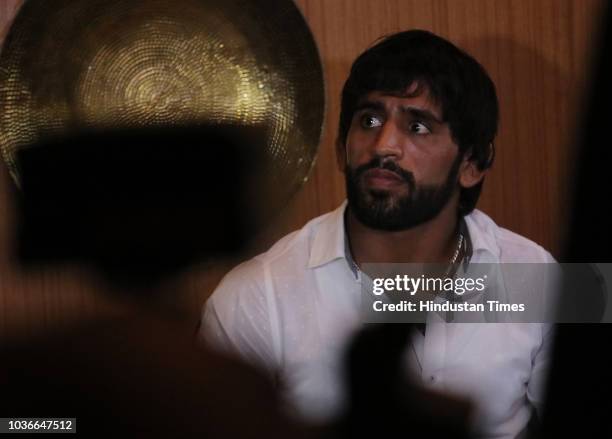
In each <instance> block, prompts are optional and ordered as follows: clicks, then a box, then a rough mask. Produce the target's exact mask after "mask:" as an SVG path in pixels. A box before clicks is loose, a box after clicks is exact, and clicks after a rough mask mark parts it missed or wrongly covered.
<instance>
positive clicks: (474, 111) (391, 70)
mask: <svg viewBox="0 0 612 439" xmlns="http://www.w3.org/2000/svg"><path fill="white" fill-rule="evenodd" d="M415 83H416V84H417V85H418V88H417V93H419V92H421V91H422V90H423V87H426V88H427V90H428V91H429V94H430V96H431V98H432V99H433V100H434V101H435V102H436V103H437V104H438V105H440V107H441V110H442V117H443V119H444V121H445V122H448V124H449V127H450V132H451V136H452V138H453V141H454V142H455V143H456V144H457V145H458V146H459V154H460V156H461V157H462V156H463V155H464V154H469V159H470V160H472V161H473V162H474V163H475V164H476V166H477V167H478V169H479V170H484V169H488V168H490V167H491V165H492V164H493V158H494V156H495V149H494V145H493V139H494V138H495V134H496V133H497V124H498V119H499V107H498V103H497V94H496V93H495V85H494V84H493V81H491V78H489V76H488V75H487V73H486V71H485V70H484V68H483V67H482V66H481V65H480V64H479V63H478V61H476V60H475V59H474V58H472V57H471V56H470V55H468V54H467V53H465V52H464V51H462V50H461V49H459V48H457V47H456V46H454V45H453V44H452V43H450V42H449V41H446V40H445V39H443V38H440V37H438V36H437V35H434V34H432V33H431V32H427V31H422V30H410V31H405V32H400V33H397V34H394V35H391V36H388V37H386V38H384V39H383V40H382V41H380V42H378V43H377V44H376V45H374V46H373V47H371V48H369V49H368V50H366V51H365V52H363V53H362V54H361V55H360V56H359V57H358V58H357V59H356V60H355V62H354V63H353V66H352V68H351V73H350V75H349V77H348V79H347V80H346V83H345V84H344V88H343V89H342V107H341V110H340V126H339V133H338V135H339V141H341V142H342V143H343V144H344V143H346V137H347V135H348V131H349V128H350V126H351V120H352V118H353V114H354V112H355V108H356V106H357V104H358V101H359V100H360V99H361V98H362V97H363V96H365V95H366V94H367V93H369V92H371V91H383V92H397V93H398V94H404V93H405V91H406V89H407V88H408V87H409V86H411V85H412V84H415ZM482 183H483V181H481V182H480V183H478V184H477V185H475V186H473V187H471V188H467V189H465V188H462V189H461V196H460V202H459V213H460V214H461V215H466V214H468V213H470V212H471V211H472V210H473V209H474V207H475V206H476V202H477V201H478V197H479V196H480V192H481V190H482Z"/></svg>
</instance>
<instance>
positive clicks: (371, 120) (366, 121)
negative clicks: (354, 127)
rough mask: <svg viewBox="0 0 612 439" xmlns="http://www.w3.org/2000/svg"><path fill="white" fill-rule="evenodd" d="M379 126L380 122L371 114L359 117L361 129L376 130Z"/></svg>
mask: <svg viewBox="0 0 612 439" xmlns="http://www.w3.org/2000/svg"><path fill="white" fill-rule="evenodd" d="M381 125H382V122H381V120H380V119H379V118H378V117H376V116H374V115H372V114H364V115H363V116H361V126H362V127H363V128H376V127H379V126H381Z"/></svg>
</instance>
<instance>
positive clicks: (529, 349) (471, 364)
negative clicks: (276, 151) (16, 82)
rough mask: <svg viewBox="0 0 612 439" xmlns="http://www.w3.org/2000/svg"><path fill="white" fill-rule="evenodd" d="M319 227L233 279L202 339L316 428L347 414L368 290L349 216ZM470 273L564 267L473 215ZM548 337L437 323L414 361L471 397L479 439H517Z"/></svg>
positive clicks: (545, 328) (210, 312)
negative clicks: (478, 267) (348, 241)
mask: <svg viewBox="0 0 612 439" xmlns="http://www.w3.org/2000/svg"><path fill="white" fill-rule="evenodd" d="M345 208H346V202H345V203H343V204H342V206H340V207H339V208H338V209H336V210H335V211H333V212H330V213H327V214H325V215H322V216H320V217H318V218H315V219H313V220H311V221H310V222H309V223H308V224H306V225H305V226H304V227H303V228H302V229H300V230H298V231H296V232H293V233H291V234H289V235H287V236H285V237H284V238H282V239H281V240H280V241H278V242H277V243H276V244H275V245H274V246H273V247H272V248H271V249H270V250H268V251H267V252H266V253H263V254H261V255H259V256H256V257H255V258H253V259H251V260H249V261H247V262H244V263H243V264H241V265H239V266H237V267H236V268H234V269H233V270H232V271H231V272H230V273H228V274H227V275H226V276H225V278H224V279H223V280H222V281H221V283H220V284H219V286H218V287H217V289H216V290H215V292H214V293H213V295H212V296H211V297H210V299H209V300H208V301H207V303H206V306H205V308H204V315H203V324H202V326H201V328H202V329H201V336H203V337H204V338H206V339H207V340H209V341H210V342H212V343H213V344H214V345H216V346H218V347H222V348H224V349H228V350H230V351H235V352H237V353H239V354H240V355H241V356H242V357H243V358H245V359H246V360H247V361H249V362H251V363H253V364H255V365H258V366H260V367H263V368H265V369H267V370H268V371H270V372H272V373H275V374H276V373H278V374H280V377H281V379H282V382H283V383H284V384H285V386H286V390H287V395H286V396H287V397H288V399H289V401H290V402H291V403H292V404H293V405H294V406H295V407H296V408H297V410H298V412H299V413H300V414H301V415H302V416H303V417H304V418H306V419H308V420H311V421H325V420H329V419H330V418H332V417H333V416H335V415H337V414H338V413H339V411H340V410H341V409H342V407H343V404H344V395H345V390H344V389H343V377H342V375H341V372H342V370H343V363H342V361H343V359H344V357H343V356H344V352H345V349H346V347H347V343H348V342H349V341H350V338H351V336H352V335H354V334H355V333H356V331H357V330H359V329H360V326H361V321H360V295H361V286H360V279H358V278H356V277H355V275H354V273H353V271H352V270H351V268H350V267H349V263H348V261H347V255H346V254H345V230H344V220H343V217H344V210H345ZM465 222H466V225H467V228H468V232H469V235H470V239H471V244H472V259H471V262H474V263H480V262H493V263H495V262H554V259H553V258H552V256H551V255H550V254H549V253H548V252H547V251H545V250H544V249H543V248H542V247H540V246H538V245H537V244H535V243H533V242H532V241H529V240H528V239H526V238H524V237H521V236H519V235H517V234H515V233H513V232H510V231H508V230H506V229H503V228H501V227H498V226H497V225H496V224H495V223H494V222H493V220H491V218H489V217H488V216H487V215H485V214H484V213H482V212H480V211H478V210H475V211H473V212H472V213H471V214H469V215H467V216H466V217H465ZM550 329H551V327H550V325H543V324H533V323H520V324H519V323H469V324H466V323H464V324H445V323H431V322H430V321H429V320H428V325H427V331H426V335H425V336H423V335H421V334H416V335H415V337H414V340H413V345H412V346H411V347H410V348H409V349H407V352H406V354H407V362H408V363H409V365H411V366H409V367H412V369H413V371H414V372H415V373H416V374H418V375H419V376H420V378H421V380H422V382H423V384H424V385H425V386H428V387H432V388H435V389H437V390H441V391H446V392H451V393H455V394H459V395H463V396H467V397H469V398H470V399H471V400H472V401H473V402H474V403H475V406H476V414H475V417H474V419H475V424H474V428H475V432H476V433H477V434H479V435H482V436H485V437H504V438H506V437H508V438H512V437H515V436H516V435H517V434H519V433H520V432H521V431H522V430H523V429H524V428H525V426H526V425H527V422H528V421H529V418H530V416H531V412H532V407H533V406H535V407H536V408H539V407H538V406H539V405H540V404H541V402H542V397H543V394H542V393H543V385H544V380H545V377H546V372H547V363H548V360H549V354H550V345H551V331H550Z"/></svg>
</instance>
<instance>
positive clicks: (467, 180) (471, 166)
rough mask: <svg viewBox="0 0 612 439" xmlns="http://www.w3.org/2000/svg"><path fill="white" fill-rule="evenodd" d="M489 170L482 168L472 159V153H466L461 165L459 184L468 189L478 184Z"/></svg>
mask: <svg viewBox="0 0 612 439" xmlns="http://www.w3.org/2000/svg"><path fill="white" fill-rule="evenodd" d="M486 173H487V170H486V169H484V170H480V169H478V166H477V165H476V162H475V161H474V160H470V154H469V153H468V154H465V156H464V157H463V161H462V162H461V167H460V168H459V184H460V185H461V187H462V188H465V189H468V188H471V187H473V186H476V185H477V184H478V183H480V182H481V181H482V179H483V178H484V176H485V174H486Z"/></svg>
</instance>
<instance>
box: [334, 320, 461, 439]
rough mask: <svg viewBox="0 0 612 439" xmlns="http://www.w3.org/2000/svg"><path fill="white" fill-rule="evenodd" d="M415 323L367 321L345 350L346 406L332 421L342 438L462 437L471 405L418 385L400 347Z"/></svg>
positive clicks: (408, 339)
mask: <svg viewBox="0 0 612 439" xmlns="http://www.w3.org/2000/svg"><path fill="white" fill-rule="evenodd" d="M415 329H416V328H415V326H414V325H409V324H393V323H384V324H377V325H374V324H370V325H366V327H365V329H364V330H362V331H361V332H360V333H359V335H358V336H357V337H356V338H355V340H354V341H353V343H352V345H351V348H350V350H349V355H348V358H347V360H348V365H347V366H348V367H347V369H348V370H347V372H348V373H347V377H348V381H347V384H348V386H347V387H348V389H349V408H348V411H347V412H346V414H345V416H344V417H343V418H342V419H341V421H340V422H339V423H338V425H337V431H338V434H339V437H342V438H362V437H363V438H366V437H367V438H374V437H376V438H379V437H380V438H403V437H415V438H453V439H459V438H467V437H469V433H468V432H469V425H468V421H469V416H470V415H471V411H472V406H471V404H470V403H469V402H468V401H467V400H464V399H460V398H456V397H451V396H450V395H445V394H442V393H439V392H435V391H432V390H429V389H424V388H422V387H421V386H417V384H416V383H415V382H413V381H412V380H411V379H410V376H409V375H408V371H407V370H406V364H405V362H404V357H405V355H404V353H405V352H406V349H407V348H408V346H409V344H410V343H411V341H410V336H411V333H412V332H413V331H414V330H415Z"/></svg>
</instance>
